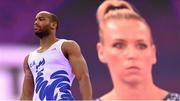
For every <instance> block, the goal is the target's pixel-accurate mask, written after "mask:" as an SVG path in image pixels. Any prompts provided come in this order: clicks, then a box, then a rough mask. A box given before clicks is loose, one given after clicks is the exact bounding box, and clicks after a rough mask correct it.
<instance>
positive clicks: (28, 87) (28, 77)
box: [20, 56, 34, 100]
mask: <svg viewBox="0 0 180 101" xmlns="http://www.w3.org/2000/svg"><path fill="white" fill-rule="evenodd" d="M27 60H28V56H26V57H25V59H24V64H23V68H24V74H25V77H24V83H23V90H22V95H21V98H20V99H21V100H32V97H33V92H34V82H33V76H32V73H31V71H30V69H29V66H28V63H27Z"/></svg>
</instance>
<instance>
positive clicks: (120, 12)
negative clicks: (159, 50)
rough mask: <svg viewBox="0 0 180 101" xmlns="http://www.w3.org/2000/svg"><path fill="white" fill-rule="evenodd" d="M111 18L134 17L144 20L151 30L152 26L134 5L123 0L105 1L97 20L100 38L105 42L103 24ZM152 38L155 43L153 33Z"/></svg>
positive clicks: (127, 18)
mask: <svg viewBox="0 0 180 101" xmlns="http://www.w3.org/2000/svg"><path fill="white" fill-rule="evenodd" d="M107 3H109V4H107ZM115 3H116V4H115ZM117 3H118V5H117ZM109 19H126V20H130V19H133V20H138V21H142V22H143V23H144V24H145V25H146V26H147V27H148V28H149V30H150V31H151V29H150V26H149V24H148V23H147V22H146V20H145V19H144V18H143V17H142V16H141V15H140V14H138V13H137V12H136V11H135V10H133V7H132V6H131V5H130V4H129V3H128V2H126V1H123V0H107V1H104V2H103V3H102V4H101V5H100V7H99V8H98V10H97V20H98V24H99V40H100V42H102V43H103V37H102V33H103V31H102V28H103V25H104V24H105V23H106V21H107V20H109ZM151 40H152V43H154V42H153V38H152V35H151Z"/></svg>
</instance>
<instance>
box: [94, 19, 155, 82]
mask: <svg viewBox="0 0 180 101" xmlns="http://www.w3.org/2000/svg"><path fill="white" fill-rule="evenodd" d="M101 34H102V40H103V43H101V42H100V43H98V44H97V50H98V56H99V59H100V61H101V62H103V63H105V64H107V65H108V67H109V70H110V72H111V76H113V77H117V78H118V79H121V80H122V81H123V82H131V83H135V82H140V81H142V80H143V79H147V78H148V77H149V76H151V69H152V65H153V64H155V63H156V50H155V46H154V44H152V38H151V35H150V34H151V32H150V30H149V28H148V27H147V26H146V24H145V23H143V22H141V21H139V20H134V19H128V20H127V19H123V20H122V19H121V20H117V19H116V20H115V19H114V20H113V19H110V20H108V21H107V22H106V23H105V24H104V27H103V28H102V33H101ZM113 77H112V78H113Z"/></svg>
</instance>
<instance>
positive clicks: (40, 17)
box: [34, 11, 51, 38]
mask: <svg viewBox="0 0 180 101" xmlns="http://www.w3.org/2000/svg"><path fill="white" fill-rule="evenodd" d="M50 24H51V23H50V15H49V13H48V12H44V11H42V12H39V13H38V14H37V15H36V17H35V22H34V31H35V34H36V36H38V37H39V38H43V37H46V36H48V35H49V34H50Z"/></svg>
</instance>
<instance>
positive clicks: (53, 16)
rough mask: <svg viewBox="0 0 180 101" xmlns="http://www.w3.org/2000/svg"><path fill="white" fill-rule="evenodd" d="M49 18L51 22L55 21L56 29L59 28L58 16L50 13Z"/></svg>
mask: <svg viewBox="0 0 180 101" xmlns="http://www.w3.org/2000/svg"><path fill="white" fill-rule="evenodd" d="M50 19H51V21H52V22H56V24H57V27H56V30H58V28H59V20H58V17H57V16H56V15H55V14H53V13H50Z"/></svg>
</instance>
